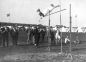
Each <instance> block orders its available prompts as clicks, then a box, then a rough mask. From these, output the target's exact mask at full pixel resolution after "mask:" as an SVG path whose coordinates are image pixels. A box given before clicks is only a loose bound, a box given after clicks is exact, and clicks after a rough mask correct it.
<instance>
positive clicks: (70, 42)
mask: <svg viewBox="0 0 86 62" xmlns="http://www.w3.org/2000/svg"><path fill="white" fill-rule="evenodd" d="M71 19H72V18H71V4H70V53H71V27H72V20H71Z"/></svg>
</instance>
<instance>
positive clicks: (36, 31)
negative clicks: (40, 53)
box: [34, 27, 40, 46]
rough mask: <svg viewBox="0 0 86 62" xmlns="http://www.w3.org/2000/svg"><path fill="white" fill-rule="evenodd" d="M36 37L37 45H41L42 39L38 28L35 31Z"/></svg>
mask: <svg viewBox="0 0 86 62" xmlns="http://www.w3.org/2000/svg"><path fill="white" fill-rule="evenodd" d="M34 36H35V45H36V46H38V45H39V38H40V33H39V30H38V27H36V29H35V30H34Z"/></svg>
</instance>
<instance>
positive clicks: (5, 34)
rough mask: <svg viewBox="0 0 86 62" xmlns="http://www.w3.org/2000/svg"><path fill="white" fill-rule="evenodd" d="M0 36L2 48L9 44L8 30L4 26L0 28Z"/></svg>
mask: <svg viewBox="0 0 86 62" xmlns="http://www.w3.org/2000/svg"><path fill="white" fill-rule="evenodd" d="M1 35H2V42H3V46H4V47H5V46H8V44H9V40H8V38H9V30H8V28H7V27H6V26H4V27H2V28H1ZM5 43H6V45H5Z"/></svg>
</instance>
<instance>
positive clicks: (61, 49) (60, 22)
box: [60, 1, 63, 53]
mask: <svg viewBox="0 0 86 62" xmlns="http://www.w3.org/2000/svg"><path fill="white" fill-rule="evenodd" d="M60 26H62V20H61V1H60ZM60 31H61V53H62V52H63V51H62V27H60Z"/></svg>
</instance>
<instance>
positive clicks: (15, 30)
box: [10, 27, 18, 46]
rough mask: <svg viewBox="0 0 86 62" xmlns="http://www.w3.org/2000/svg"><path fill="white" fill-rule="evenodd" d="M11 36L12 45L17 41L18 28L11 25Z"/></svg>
mask: <svg viewBox="0 0 86 62" xmlns="http://www.w3.org/2000/svg"><path fill="white" fill-rule="evenodd" d="M10 34H11V37H12V41H13V45H14V46H15V45H17V41H18V29H16V27H12V29H11V31H10Z"/></svg>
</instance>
